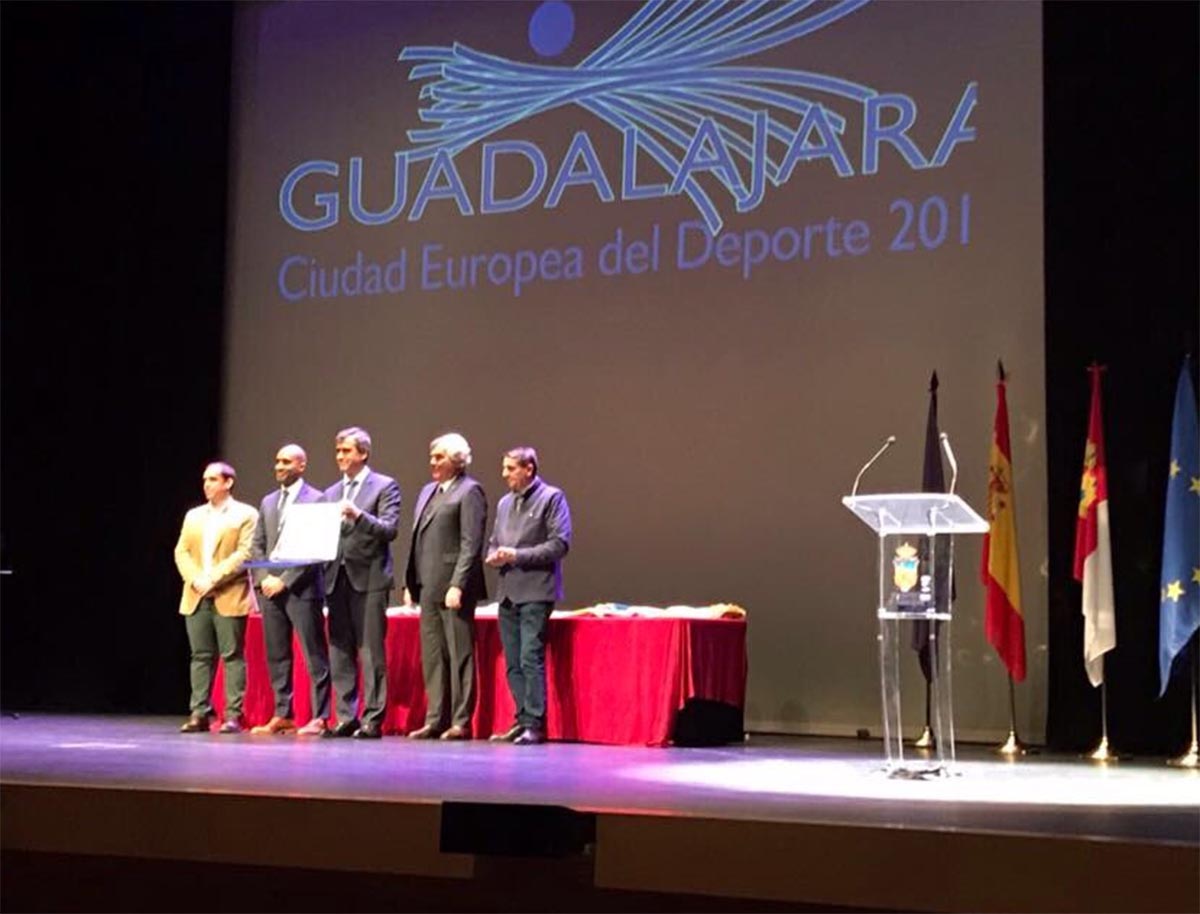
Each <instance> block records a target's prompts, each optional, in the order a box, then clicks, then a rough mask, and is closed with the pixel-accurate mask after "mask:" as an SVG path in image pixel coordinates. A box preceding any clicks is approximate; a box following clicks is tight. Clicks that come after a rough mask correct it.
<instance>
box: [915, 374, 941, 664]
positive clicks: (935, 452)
mask: <svg viewBox="0 0 1200 914" xmlns="http://www.w3.org/2000/svg"><path fill="white" fill-rule="evenodd" d="M937 391H938V376H937V372H936V371H935V372H934V373H933V374H932V375H931V376H930V378H929V416H928V418H927V419H926V420H925V465H924V467H923V468H922V470H921V491H922V492H945V491H946V472H945V470H944V468H943V467H942V443H941V440H940V436H939V434H938V407H937ZM920 558H921V564H922V566H924V565H925V563H926V562H928V560H929V540H928V539H927V538H924V537H923V538H922V539H921V547H920ZM946 571H948V569H946V565H945V561H944V560H943V561H939V562H938V564H937V574H936V575H935V578H934V582H933V592H934V596H935V598H936V602H937V607H938V609H942V608H943V607H945V606H947V605H948V604H947V601H946V595H945V585H946V582H947V580H948V574H947V573H946ZM912 647H913V650H915V651H916V652H917V659H918V660H920V662H921V672H922V673H924V674H925V681H926V682H929V681H930V680H932V678H933V666H932V660H933V658H932V657H931V656H930V651H929V623H928V622H926V621H924V620H917V621H915V622H914V623H913V632H912Z"/></svg>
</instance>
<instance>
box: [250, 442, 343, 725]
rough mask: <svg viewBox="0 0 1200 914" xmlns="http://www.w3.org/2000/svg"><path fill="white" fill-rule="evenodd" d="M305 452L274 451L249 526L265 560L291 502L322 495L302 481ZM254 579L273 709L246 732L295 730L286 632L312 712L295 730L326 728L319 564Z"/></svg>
mask: <svg viewBox="0 0 1200 914" xmlns="http://www.w3.org/2000/svg"><path fill="white" fill-rule="evenodd" d="M307 467H308V455H307V454H305V453H304V448H302V447H300V445H298V444H285V445H284V446H283V447H281V448H280V449H279V453H278V454H276V455H275V481H276V482H277V483H279V488H278V489H276V490H275V491H274V492H271V493H270V494H269V495H267V496H266V497H265V498H264V499H263V500H262V507H261V508H260V509H259V512H258V526H257V527H256V528H255V530H254V545H253V549H252V555H253V557H254V560H255V561H256V562H262V561H266V560H267V558H268V557H269V556H270V554H271V552H272V550H274V548H275V544H276V543H277V542H279V535H280V533H282V532H283V527H284V525H285V524H286V523H287V519H288V511H289V510H290V508H291V507H292V505H295V504H311V503H312V502H319V501H322V500H323V498H322V495H321V491H320V490H319V489H315V488H313V487H312V486H310V485H309V484H308V483H307V482H305V481H304V471H305V469H306V468H307ZM253 571H254V585H255V587H256V589H257V591H258V606H259V609H260V610H261V611H262V617H263V637H264V640H265V641H266V647H267V668H268V669H269V670H270V672H271V689H272V690H273V691H274V693H275V713H274V715H273V716H272V717H271V719H270V721H268V722H267V723H266V724H263V725H262V726H259V727H255V728H254V729H253V730H251V731H250V732H251V733H255V734H259V735H281V734H288V733H293V732H297V731H296V724H295V717H296V712H295V707H294V704H293V697H292V634H293V632H294V633H295V634H297V635H299V637H300V647H301V649H302V650H303V651H304V664H305V666H307V667H308V677H309V681H310V682H311V685H312V712H313V716H312V718H311V719H310V720H309V721H308V723H306V724H305V725H304V726H303V727H301V728H300V730H299V731H298V732H299V734H300V735H301V736H322V735H324V733H325V731H326V729H327V728H328V723H327V721H328V719H329V715H330V707H329V645H328V643H327V642H326V641H325V617H324V615H322V613H321V608H322V607H323V606H324V603H325V579H324V575H323V573H322V566H321V565H302V566H291V567H279V568H272V567H269V566H268V567H265V568H255V569H254V570H253Z"/></svg>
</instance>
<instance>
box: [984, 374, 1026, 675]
mask: <svg viewBox="0 0 1200 914" xmlns="http://www.w3.org/2000/svg"><path fill="white" fill-rule="evenodd" d="M997 370H998V373H999V379H998V380H997V382H996V420H995V423H994V425H993V429H992V452H991V456H990V458H989V461H988V493H987V512H988V522H989V523H990V524H991V530H990V532H988V533H986V534H984V537H983V561H982V563H981V565H980V570H981V572H982V573H983V585H984V587H985V588H986V591H987V593H986V610H985V613H984V629H985V631H986V632H987V639H988V643H989V644H990V645H991V646H992V647H994V648H995V649H996V653H997V654H999V655H1000V659H1001V660H1003V661H1004V665H1005V666H1006V667H1008V675H1010V676H1011V677H1012V678H1013V679H1015V680H1016V681H1017V682H1022V681H1024V679H1025V617H1024V615H1023V613H1022V610H1021V568H1020V563H1019V562H1018V561H1017V516H1016V504H1015V503H1014V499H1015V497H1016V496H1015V495H1014V493H1013V471H1012V447H1011V445H1010V444H1009V440H1008V401H1007V399H1006V397H1005V378H1004V365H1003V364H999V363H998V364H997Z"/></svg>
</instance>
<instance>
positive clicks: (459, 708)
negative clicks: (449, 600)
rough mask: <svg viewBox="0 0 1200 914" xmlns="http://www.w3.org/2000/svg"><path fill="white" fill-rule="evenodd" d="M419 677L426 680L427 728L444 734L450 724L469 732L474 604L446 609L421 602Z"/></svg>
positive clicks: (473, 681) (472, 694)
mask: <svg viewBox="0 0 1200 914" xmlns="http://www.w3.org/2000/svg"><path fill="white" fill-rule="evenodd" d="M421 677H422V678H423V679H424V680H425V701H426V705H425V723H426V725H427V726H430V727H434V728H435V729H438V730H444V729H445V728H446V722H447V720H449V722H450V726H454V727H466V728H468V729H469V728H470V726H471V716H472V715H473V714H474V713H475V605H474V604H473V603H472V604H464V605H463V607H462V609H447V608H446V604H444V603H427V602H426V601H425V600H424V599H422V601H421ZM447 686H448V687H449V688H447ZM447 692H449V694H447Z"/></svg>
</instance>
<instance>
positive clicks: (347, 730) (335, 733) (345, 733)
mask: <svg viewBox="0 0 1200 914" xmlns="http://www.w3.org/2000/svg"><path fill="white" fill-rule="evenodd" d="M358 726H359V724H358V718H354V719H352V720H344V721H342V722H341V723H340V724H338V725H337V726H336V727H334V728H333V729H332V730H326V731H325V732H324V734H322V735H323V736H327V737H336V738H338V739H345V738H346V737H350V736H353V735H354V734H355V733H357V732H358Z"/></svg>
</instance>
